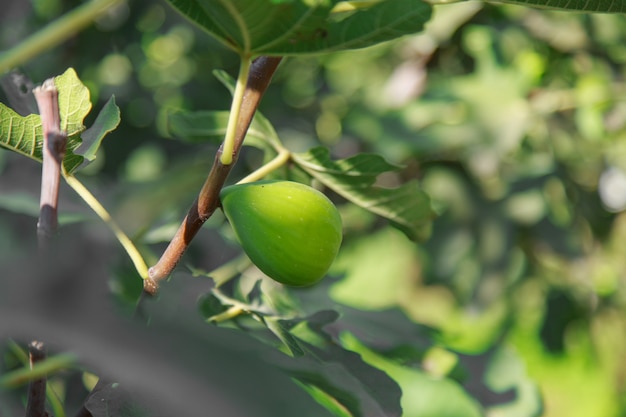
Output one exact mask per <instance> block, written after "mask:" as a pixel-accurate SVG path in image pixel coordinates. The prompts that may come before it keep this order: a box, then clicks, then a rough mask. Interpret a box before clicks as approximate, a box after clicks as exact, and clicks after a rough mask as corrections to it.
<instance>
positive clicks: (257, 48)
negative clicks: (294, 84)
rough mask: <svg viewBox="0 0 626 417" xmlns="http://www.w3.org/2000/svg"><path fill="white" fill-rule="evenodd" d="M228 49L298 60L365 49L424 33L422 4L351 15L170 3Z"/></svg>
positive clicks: (322, 7)
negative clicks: (300, 55)
mask: <svg viewBox="0 0 626 417" xmlns="http://www.w3.org/2000/svg"><path fill="white" fill-rule="evenodd" d="M168 2H169V3H170V4H171V5H172V6H173V7H174V8H176V9H177V10H178V11H180V12H181V13H182V14H183V15H185V16H186V17H187V18H188V19H190V20H191V21H193V22H194V23H196V24H198V25H199V26H200V27H201V28H203V29H204V30H206V31H207V32H208V33H210V34H211V35H213V36H214V37H216V38H217V39H219V40H220V41H221V42H223V43H224V44H225V45H227V46H228V47H230V48H232V49H234V50H236V51H238V52H239V53H241V54H245V55H297V54H312V53H326V52H334V51H341V50H348V49H357V48H364V47H367V46H372V45H376V44H378V43H381V42H385V41H389V40H392V39H395V38H398V37H401V36H404V35H407V34H411V33H415V32H419V31H421V30H422V28H423V27H424V24H425V23H426V22H427V21H428V20H429V19H430V16H431V7H430V5H429V4H427V3H425V2H424V1H422V0H384V1H381V2H371V5H370V7H362V8H355V9H354V11H353V12H351V13H348V14H341V13H334V10H335V9H334V8H335V6H337V5H338V4H341V3H345V2H340V1H337V0H292V1H276V0H168Z"/></svg>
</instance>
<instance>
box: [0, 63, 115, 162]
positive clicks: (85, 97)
mask: <svg viewBox="0 0 626 417" xmlns="http://www.w3.org/2000/svg"><path fill="white" fill-rule="evenodd" d="M54 83H55V85H56V87H57V89H58V90H59V113H60V116H61V130H65V131H66V133H67V145H66V152H65V158H64V159H63V166H64V168H65V171H66V172H68V173H71V172H73V171H74V170H76V169H77V168H78V167H79V166H81V164H82V163H83V160H84V157H83V155H80V154H77V153H75V151H76V149H77V148H78V147H79V146H80V145H81V142H82V139H81V134H82V133H83V132H84V130H85V126H84V125H83V121H84V120H85V117H86V116H87V115H88V114H89V112H90V111H91V101H90V97H89V90H88V89H87V87H85V85H84V84H83V83H82V82H81V81H80V79H79V78H78V75H77V74H76V71H74V69H73V68H69V69H67V71H65V73H63V74H62V75H59V76H57V77H55V79H54ZM115 108H117V106H115V102H113V103H112V104H111V103H107V105H106V106H105V109H104V110H103V111H104V115H103V118H104V119H106V120H107V121H106V123H105V120H104V119H101V120H100V122H102V123H103V124H105V125H106V126H105V127H104V129H108V128H110V127H111V124H112V123H111V121H112V120H113V119H112V118H111V113H113V112H114V109H115ZM97 122H98V121H97ZM100 122H98V123H100ZM98 129H99V128H96V130H94V131H93V133H92V134H91V135H92V136H88V137H89V138H90V140H93V141H96V142H98V145H99V143H100V141H101V140H102V137H99V138H98V136H99V135H102V136H103V135H104V134H105V133H106V132H104V131H102V130H100V132H98V134H95V133H96V132H97V131H98ZM107 131H108V130H107ZM0 146H2V147H5V148H7V149H10V150H12V151H14V152H17V153H19V154H22V155H24V156H28V157H29V158H32V159H34V160H36V161H38V162H41V160H42V151H41V149H42V146H43V130H42V127H41V117H40V116H39V115H36V114H30V115H28V116H26V117H22V116H20V115H19V114H17V113H16V112H15V111H13V110H12V109H10V108H9V107H7V106H5V105H4V104H2V103H0ZM87 150H88V151H87V154H88V155H89V156H90V157H92V156H93V155H91V152H95V150H97V146H95V145H94V144H93V143H91V144H90V146H89V147H88V148H87Z"/></svg>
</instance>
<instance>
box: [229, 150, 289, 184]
mask: <svg viewBox="0 0 626 417" xmlns="http://www.w3.org/2000/svg"><path fill="white" fill-rule="evenodd" d="M290 159H291V152H289V151H288V150H287V149H285V148H280V149H279V151H278V155H276V156H275V157H274V159H272V160H271V161H269V162H268V163H267V164H265V165H263V166H262V167H259V169H257V170H256V171H253V172H251V173H250V174H248V175H247V176H246V177H244V178H242V179H241V180H240V181H239V182H238V183H237V184H245V183H248V182H254V181H259V180H261V179H263V178H265V177H266V176H268V175H269V174H270V173H271V172H274V171H276V170H277V169H278V168H280V167H282V166H284V165H285V164H286V163H287V162H289V160H290Z"/></svg>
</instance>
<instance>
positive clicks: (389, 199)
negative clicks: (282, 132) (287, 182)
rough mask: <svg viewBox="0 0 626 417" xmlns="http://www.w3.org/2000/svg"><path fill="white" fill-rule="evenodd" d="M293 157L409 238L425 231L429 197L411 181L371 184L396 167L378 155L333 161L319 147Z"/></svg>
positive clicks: (419, 236) (326, 152) (429, 213)
mask: <svg viewBox="0 0 626 417" xmlns="http://www.w3.org/2000/svg"><path fill="white" fill-rule="evenodd" d="M293 160H294V162H295V163H296V164H298V166H300V168H302V169H303V170H305V171H306V172H307V173H308V174H309V175H311V176H312V177H314V178H315V179H317V180H318V181H320V182H321V183H323V184H324V185H326V186H327V187H328V188H330V189H331V190H333V191H335V192H336V193H337V194H339V195H341V196H343V197H344V198H346V199H348V200H349V201H351V202H353V203H354V204H357V205H358V206H361V207H363V208H365V209H367V210H369V211H371V212H373V213H376V214H378V215H379V216H382V217H384V218H386V219H388V220H390V221H391V223H392V224H393V225H394V226H395V227H397V228H399V229H400V230H402V231H403V232H404V233H405V234H406V235H407V236H408V237H409V238H410V239H413V240H415V239H418V238H422V237H424V235H425V234H426V232H427V229H428V227H427V226H429V225H430V221H431V219H432V218H433V217H434V212H433V210H432V208H431V206H430V199H429V197H428V196H427V195H426V194H425V193H424V192H423V191H422V190H421V189H420V185H419V183H418V182H417V181H415V180H413V181H409V182H407V183H405V184H403V185H401V186H399V187H397V188H384V187H380V186H376V185H374V183H375V181H376V179H377V177H378V176H379V175H380V174H382V173H385V172H391V171H397V170H398V169H399V167H398V166H396V165H392V164H390V163H388V162H387V161H385V160H384V159H383V158H382V157H381V156H380V155H375V154H359V155H356V156H353V157H350V158H347V159H342V160H338V161H333V160H332V159H331V158H330V155H329V151H328V149H326V148H323V147H319V148H314V149H311V150H309V151H308V152H306V153H300V154H294V155H293Z"/></svg>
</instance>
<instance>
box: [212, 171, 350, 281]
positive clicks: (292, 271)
mask: <svg viewBox="0 0 626 417" xmlns="http://www.w3.org/2000/svg"><path fill="white" fill-rule="evenodd" d="M220 199H221V203H222V209H223V211H224V214H225V215H226V218H227V219H228V221H229V222H230V224H231V226H232V228H233V230H234V231H235V235H236V236H237V239H238V240H239V242H240V244H241V246H242V247H243V250H244V251H245V252H246V254H247V255H248V257H249V258H250V259H251V260H252V262H253V263H254V264H255V265H256V266H257V267H258V268H259V269H260V270H261V271H263V272H264V273H265V274H266V275H267V276H269V277H270V278H273V279H274V280H276V281H278V282H280V283H283V284H287V285H293V286H306V285H311V284H314V283H316V282H317V281H319V280H320V279H322V278H323V277H324V275H326V272H328V268H330V265H331V263H332V262H333V260H334V259H335V257H336V256H337V252H338V251H339V246H340V245H341V240H342V233H341V217H340V216H339V212H338V210H337V208H336V207H335V206H334V204H333V203H332V202H331V201H330V200H329V199H328V197H326V196H325V195H324V194H322V193H321V192H319V191H317V190H315V189H314V188H311V187H309V186H307V185H304V184H300V183H297V182H292V181H273V180H264V181H258V182H253V183H247V184H240V185H232V186H229V187H225V188H224V189H222V191H221V193H220Z"/></svg>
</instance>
